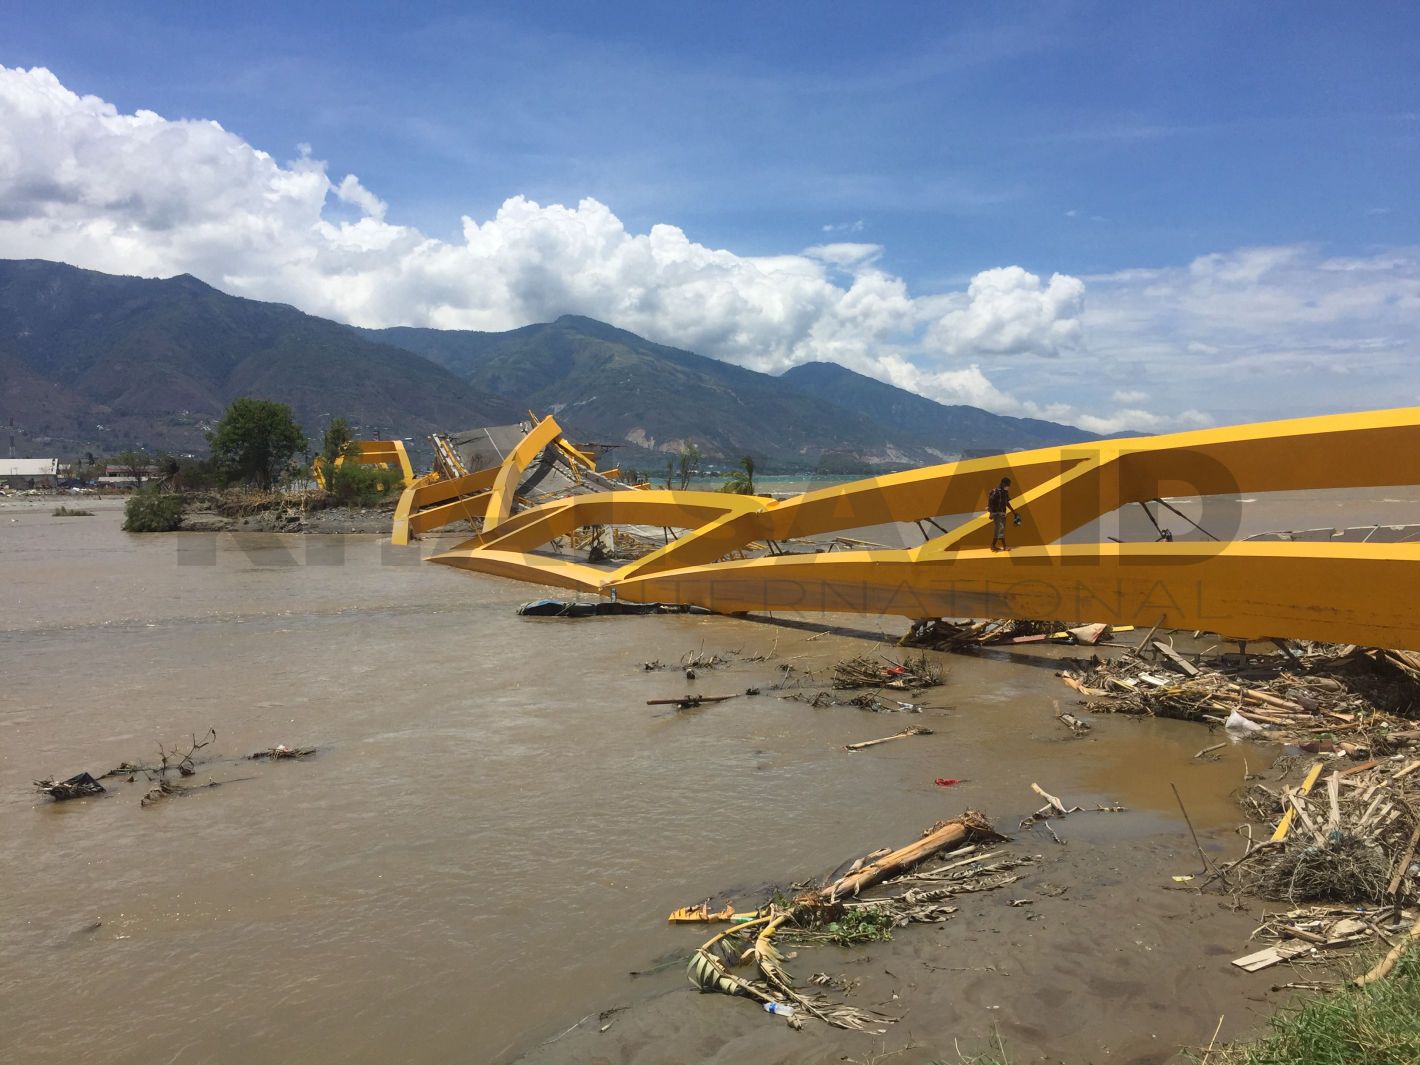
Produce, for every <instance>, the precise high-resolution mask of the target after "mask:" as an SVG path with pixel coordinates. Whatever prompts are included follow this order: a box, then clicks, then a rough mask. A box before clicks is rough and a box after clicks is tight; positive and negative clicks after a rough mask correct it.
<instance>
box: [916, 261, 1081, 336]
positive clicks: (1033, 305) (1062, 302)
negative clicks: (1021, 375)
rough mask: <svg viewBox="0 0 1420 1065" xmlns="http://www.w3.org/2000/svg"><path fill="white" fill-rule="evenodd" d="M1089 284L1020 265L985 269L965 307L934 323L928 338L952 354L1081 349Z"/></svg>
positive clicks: (973, 283) (974, 280)
mask: <svg viewBox="0 0 1420 1065" xmlns="http://www.w3.org/2000/svg"><path fill="white" fill-rule="evenodd" d="M1084 308H1085V285H1084V282H1082V281H1081V280H1080V279H1079V278H1076V277H1068V276H1066V275H1064V274H1055V275H1053V276H1052V277H1051V278H1050V280H1049V282H1046V283H1044V284H1042V282H1041V280H1040V278H1039V277H1037V276H1036V275H1035V274H1032V273H1029V272H1027V271H1025V270H1023V269H1021V268H1020V267H1019V266H1004V267H999V268H997V269H994V270H983V271H982V272H981V273H979V274H977V275H976V276H975V277H973V278H972V279H971V284H970V285H969V286H968V287H967V290H966V302H965V305H963V306H961V307H958V308H956V309H954V310H951V311H948V312H947V313H946V314H944V315H942V316H941V317H940V318H939V319H938V320H937V321H936V322H934V323H933V324H932V326H931V327H930V329H929V330H928V335H927V341H928V343H929V344H931V345H933V346H936V347H939V348H940V349H941V350H942V351H944V352H946V353H947V354H949V355H956V356H961V355H966V356H970V355H972V354H991V355H1019V354H1031V355H1047V356H1054V355H1059V354H1061V353H1062V352H1063V351H1068V350H1072V349H1074V348H1077V347H1079V345H1080V342H1081V339H1082V335H1083V334H1082V324H1081V315H1082V314H1083V312H1084Z"/></svg>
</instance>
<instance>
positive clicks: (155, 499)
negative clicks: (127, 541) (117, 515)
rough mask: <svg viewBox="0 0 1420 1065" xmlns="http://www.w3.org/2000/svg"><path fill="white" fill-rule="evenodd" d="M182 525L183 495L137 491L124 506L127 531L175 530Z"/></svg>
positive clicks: (124, 525) (125, 528) (124, 526)
mask: <svg viewBox="0 0 1420 1065" xmlns="http://www.w3.org/2000/svg"><path fill="white" fill-rule="evenodd" d="M180 525H182V496H175V495H169V494H168V493H166V492H159V491H156V490H145V491H141V492H135V493H134V494H133V495H132V496H130V497H129V500H128V502H127V503H126V504H124V507H123V528H124V531H125V532H174V531H176V530H177V528H178V527H179V526H180Z"/></svg>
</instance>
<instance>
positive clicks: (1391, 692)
mask: <svg viewBox="0 0 1420 1065" xmlns="http://www.w3.org/2000/svg"><path fill="white" fill-rule="evenodd" d="M1059 676H1060V678H1061V680H1063V681H1064V682H1065V683H1066V684H1067V685H1069V686H1070V687H1071V688H1073V689H1074V690H1075V691H1077V692H1079V693H1080V694H1081V695H1082V696H1084V697H1085V702H1086V705H1087V706H1088V707H1089V709H1090V710H1091V711H1094V712H1101V711H1103V712H1107V713H1123V714H1138V715H1153V716H1157V717H1174V718H1182V719H1185V720H1189V721H1206V722H1210V723H1213V724H1218V725H1225V726H1227V727H1228V728H1229V729H1230V730H1233V731H1237V732H1262V731H1267V730H1276V733H1275V734H1276V735H1279V736H1285V737H1289V738H1293V739H1296V740H1297V741H1298V742H1300V743H1301V744H1302V745H1303V746H1304V747H1305V746H1308V745H1311V746H1312V749H1313V750H1316V749H1326V750H1338V751H1345V752H1347V753H1349V754H1351V755H1353V756H1356V757H1365V756H1367V755H1368V754H1370V753H1371V752H1372V751H1373V750H1382V751H1384V750H1390V749H1394V748H1395V747H1396V746H1398V745H1400V744H1402V743H1404V742H1406V741H1408V740H1414V739H1420V731H1414V730H1412V729H1409V728H1407V727H1406V726H1407V724H1408V722H1406V721H1405V720H1404V719H1405V718H1406V717H1408V716H1409V715H1411V714H1415V713H1420V655H1416V654H1414V653H1412V652H1408V651H1382V650H1375V649H1367V648H1357V647H1339V648H1338V647H1333V646H1329V645H1312V646H1311V647H1309V648H1305V649H1302V650H1300V651H1298V650H1293V649H1292V648H1290V647H1284V649H1283V650H1282V651H1281V652H1280V653H1278V654H1273V655H1266V656H1256V655H1253V656H1247V655H1241V654H1238V655H1216V656H1212V657H1204V656H1203V655H1201V654H1198V655H1192V656H1189V655H1185V654H1182V653H1180V652H1178V651H1175V650H1174V649H1173V647H1172V646H1170V645H1169V644H1166V643H1164V642H1162V641H1159V640H1151V641H1146V642H1145V645H1144V646H1143V647H1142V648H1141V649H1138V650H1136V651H1134V652H1132V653H1130V654H1127V655H1125V656H1123V657H1121V658H1119V659H1117V660H1115V661H1105V660H1102V659H1101V658H1099V657H1098V656H1094V657H1092V658H1091V659H1089V660H1088V661H1076V662H1074V663H1071V664H1069V665H1067V667H1066V668H1065V669H1064V670H1062V671H1061V672H1060V674H1059ZM1322 735H1324V736H1326V737H1327V738H1326V739H1316V738H1315V737H1318V736H1322Z"/></svg>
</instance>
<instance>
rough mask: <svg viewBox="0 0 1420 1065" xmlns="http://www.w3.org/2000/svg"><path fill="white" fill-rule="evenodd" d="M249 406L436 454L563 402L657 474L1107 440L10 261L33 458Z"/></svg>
mask: <svg viewBox="0 0 1420 1065" xmlns="http://www.w3.org/2000/svg"><path fill="white" fill-rule="evenodd" d="M240 395H253V396H259V397H263V398H269V399H276V400H279V401H281V402H285V403H289V404H291V406H292V408H293V410H294V411H295V414H296V417H297V419H298V420H299V421H300V422H301V423H302V424H303V425H304V426H305V428H306V430H307V432H308V433H309V434H311V435H312V437H314V436H316V434H318V432H319V430H320V429H321V428H322V427H323V426H324V424H325V422H326V421H327V420H328V419H329V417H330V416H332V415H337V414H339V415H344V416H345V417H347V418H349V419H350V420H351V421H352V423H354V425H355V426H356V430H357V433H359V434H361V435H370V436H373V435H381V436H402V437H410V438H413V439H414V440H415V442H416V445H420V446H419V450H423V448H422V444H423V441H422V439H420V438H422V437H424V436H425V435H427V434H428V433H430V432H434V431H439V430H442V431H457V430H460V429H467V428H471V427H475V426H479V425H495V424H505V423H507V422H511V421H517V420H519V419H521V418H523V417H525V416H526V413H527V412H528V411H529V410H532V411H534V412H536V413H539V414H541V413H545V412H549V411H550V412H553V413H555V414H556V415H557V417H558V420H559V421H560V422H561V423H562V424H563V426H564V427H565V428H566V430H567V432H568V433H569V435H570V436H572V437H573V438H574V439H579V440H589V441H596V442H600V443H608V444H616V445H618V446H619V448H620V450H619V451H618V452H617V453H616V455H615V458H616V459H617V460H620V461H621V462H622V464H623V465H625V464H630V465H636V466H639V467H641V468H644V469H646V470H647V471H648V472H649V473H651V474H653V475H656V474H658V473H659V472H660V471H661V470H663V469H664V467H665V461H666V456H667V454H668V453H674V452H676V451H678V450H680V449H681V448H682V447H684V446H686V445H687V444H691V443H693V444H695V445H696V446H697V447H698V448H699V449H700V451H701V453H702V454H703V455H704V456H705V458H706V459H707V460H708V461H709V462H710V463H722V464H728V463H731V462H735V461H738V459H739V458H740V457H741V456H743V455H753V456H754V457H755V460H756V461H757V462H758V463H759V464H760V466H761V468H762V469H766V470H769V469H781V470H785V469H796V470H804V469H811V468H819V469H827V470H832V471H834V472H864V473H866V472H869V471H870V470H871V469H873V468H885V467H895V468H901V467H906V466H914V465H923V464H929V463H936V462H941V461H944V460H948V459H951V458H954V457H956V455H957V454H959V453H960V452H962V451H967V450H982V451H985V450H997V451H1003V450H1013V449H1018V448H1028V447H1040V446H1045V445H1048V444H1059V443H1068V442H1071V441H1081V440H1088V439H1094V437H1093V435H1092V434H1090V433H1087V432H1085V431H1084V430H1081V429H1075V428H1072V427H1070V426H1063V425H1056V424H1054V423H1051V422H1044V421H1037V420H1032V419H1024V418H1005V417H1001V416H999V415H994V414H990V413H988V412H987V411H983V410H979V409H977V408H975V407H966V406H952V407H948V406H943V405H942V404H939V403H935V402H933V401H932V400H929V399H926V398H924V397H922V396H918V395H916V394H914V393H911V392H906V391H904V390H902V389H899V388H894V387H893V386H891V385H887V384H884V383H883V382H881V381H876V380H873V379H871V378H868V377H864V376H862V375H861V374H856V373H854V372H852V371H850V370H847V369H845V368H843V367H841V366H838V365H836V364H833V363H810V364H807V365H803V366H798V367H795V368H794V369H792V370H790V371H788V372H787V373H785V374H783V375H781V376H778V377H774V376H771V375H769V374H763V373H757V372H755V371H753V370H748V369H745V368H744V367H741V366H736V365H734V364H732V363H728V362H723V361H720V360H718V359H712V358H709V357H707V356H704V355H698V354H696V353H695V352H691V351H685V350H682V349H679V348H674V347H669V346H667V345H664V344H657V343H653V342H652V341H649V340H646V339H645V338H643V337H639V336H637V335H636V334H634V333H630V332H627V331H626V330H623V329H618V328H616V327H615V326H611V325H607V324H606V323H604V322H598V321H596V320H594V319H591V318H585V317H579V316H575V315H564V316H563V317H561V318H559V319H557V320H556V321H554V322H548V323H541V324H537V325H529V326H524V327H523V328H521V329H513V330H510V331H508V332H502V333H483V332H474V331H459V330H437V329H422V328H415V327H396V328H391V329H358V328H355V327H351V326H346V325H342V324H339V323H336V322H332V321H328V320H326V319H323V318H317V317H315V316H313V315H308V314H304V313H303V312H301V311H299V310H296V309H295V308H293V307H289V306H286V305H284V304H276V303H263V302H259V301H256V300H249V299H243V298H240V297H236V296H229V295H226V294H225V293H222V292H220V291H218V290H217V289H215V288H212V287H211V286H209V285H207V284H204V283H203V282H201V281H199V280H198V279H196V278H194V277H191V276H188V275H183V276H180V277H173V278H168V279H165V280H152V279H144V278H134V277H117V276H113V275H108V274H101V273H97V272H94V271H91V270H80V269H77V268H75V267H71V266H66V265H63V264H60V263H51V262H45V261H42V260H25V261H14V260H11V261H6V260H0V420H3V421H8V419H10V418H14V419H15V422H16V426H17V428H18V429H20V430H21V431H22V432H23V433H25V434H26V436H24V437H21V439H22V440H24V441H26V442H25V444H24V446H25V448H26V450H27V451H32V452H34V453H36V454H39V453H43V454H46V455H49V454H59V455H64V456H69V455H75V454H81V453H82V452H83V451H85V450H92V451H93V452H94V453H96V454H104V453H107V454H112V453H114V452H116V451H119V450H122V449H123V448H125V447H129V446H138V447H144V448H148V449H150V450H173V451H179V452H182V451H194V452H201V451H204V450H205V448H206V441H205V437H204V430H205V429H206V428H208V427H210V425H211V424H212V423H213V422H215V420H216V419H217V418H218V417H219V416H220V414H221V412H222V410H223V409H224V408H225V406H226V404H227V403H229V402H230V401H231V400H232V399H234V398H236V397H237V396H240Z"/></svg>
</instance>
